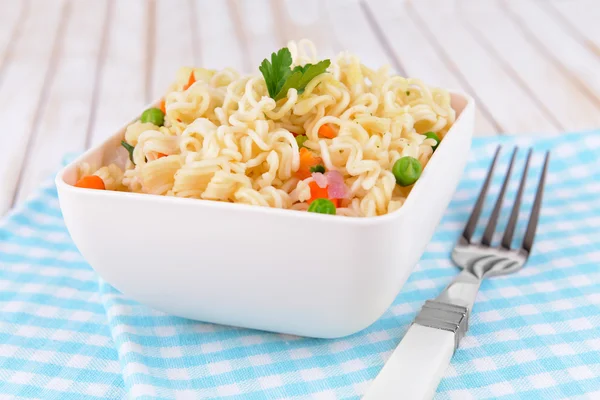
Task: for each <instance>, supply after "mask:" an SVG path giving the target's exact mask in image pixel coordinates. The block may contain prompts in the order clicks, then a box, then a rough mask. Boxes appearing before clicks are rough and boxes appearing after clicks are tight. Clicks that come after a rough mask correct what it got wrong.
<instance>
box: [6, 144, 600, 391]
mask: <svg viewBox="0 0 600 400" xmlns="http://www.w3.org/2000/svg"><path fill="white" fill-rule="evenodd" d="M499 142H501V143H503V144H505V145H507V146H512V145H514V144H518V145H519V146H521V147H523V148H525V147H528V146H531V147H533V148H534V150H535V152H536V153H535V154H536V156H535V157H534V159H533V168H532V169H531V171H530V181H529V182H530V183H531V185H530V186H529V188H530V190H528V192H527V193H526V196H525V202H524V203H525V204H524V206H525V207H527V205H530V204H531V203H532V198H533V186H535V185H534V183H535V182H536V180H537V177H538V175H539V167H540V164H541V159H542V156H543V152H544V151H545V150H548V149H550V150H551V151H552V161H551V165H550V171H549V175H548V181H547V190H546V194H545V198H544V207H543V212H542V217H541V221H540V225H539V228H538V235H537V238H536V243H535V245H534V252H533V254H532V256H531V257H530V259H529V262H528V263H527V266H526V267H525V269H523V270H522V271H520V272H519V273H518V274H515V275H510V276H504V277H497V278H493V279H490V280H489V281H486V282H485V283H484V284H483V286H482V287H481V291H480V293H479V296H478V298H477V304H476V306H475V309H474V313H473V315H472V318H471V323H470V330H469V333H468V335H467V336H466V337H465V339H464V340H463V341H462V343H461V347H460V348H459V350H458V351H457V352H456V354H455V356H454V358H453V359H452V365H451V366H450V367H449V369H448V370H447V372H446V376H445V378H444V379H443V380H442V382H441V384H440V386H439V388H438V393H437V395H436V399H485V398H501V399H562V398H569V399H600V161H598V159H597V157H598V155H600V132H590V133H586V134H573V135H569V136H561V137H557V138H553V139H539V138H538V139H536V138H527V137H518V138H507V137H505V138H494V139H477V140H475V142H474V144H473V149H472V151H471V154H470V161H469V164H468V167H467V169H466V172H465V175H464V179H463V180H462V182H461V184H460V187H459V189H458V191H457V192H456V195H455V196H454V199H453V202H452V204H451V206H450V207H449V209H448V211H447V212H446V214H445V216H444V219H443V221H442V223H441V224H440V226H439V228H438V230H437V232H436V234H435V236H434V238H433V240H432V241H431V243H430V244H429V246H428V248H427V250H426V252H425V254H424V255H423V257H422V259H421V261H420V262H419V265H418V266H417V267H416V268H415V270H414V272H413V273H412V275H411V277H410V279H409V280H408V282H407V283H406V284H405V286H404V287H403V289H402V291H401V292H400V294H399V295H398V297H397V299H396V300H395V302H394V304H393V305H392V306H391V307H390V308H389V310H387V311H386V313H385V314H384V315H383V316H382V317H381V318H380V319H379V320H378V321H377V322H375V323H374V324H373V325H372V326H370V327H369V328H367V329H365V330H364V331H362V332H359V333H357V334H355V335H352V336H350V337H346V338H342V339H338V340H317V339H305V338H299V337H291V336H286V335H278V334H271V333H265V332H258V331H252V330H246V329H239V328H232V327H226V326H218V325H212V324H206V323H199V322H193V321H189V320H184V319H181V318H175V317H170V316H167V315H165V314H163V313H160V312H157V311H153V310H151V309H149V308H147V307H145V306H142V305H140V304H138V303H136V302H134V301H132V300H130V299H128V298H126V297H125V296H123V295H121V294H120V293H118V292H117V291H115V290H114V289H113V288H112V287H110V286H109V285H108V284H106V283H104V282H102V281H101V280H99V278H98V276H97V275H96V274H95V273H94V271H93V270H92V269H91V268H90V267H89V266H88V265H87V264H86V262H85V261H84V260H83V259H82V257H81V255H80V254H79V253H78V251H77V249H76V248H75V246H74V245H73V243H72V242H71V240H70V238H69V235H68V233H67V231H66V229H65V227H64V224H63V221H62V218H61V213H60V210H59V205H58V200H57V197H56V191H55V189H54V187H53V186H47V187H44V188H42V189H41V190H40V192H39V194H38V195H37V196H35V197H34V198H33V199H31V200H30V201H29V202H28V203H27V204H25V205H24V206H23V207H21V208H20V209H18V210H16V211H14V212H13V213H12V214H11V215H10V216H8V217H6V218H5V219H4V221H3V222H2V224H1V225H0V398H1V399H20V398H43V399H68V398H73V399H87V398H108V399H113V398H124V397H127V396H129V397H130V398H136V399H141V398H148V399H150V398H181V399H196V398H248V399H276V398H322V399H329V398H332V399H333V398H357V397H359V396H360V394H362V393H364V391H365V390H366V388H367V387H368V384H369V382H370V381H371V380H372V379H373V378H374V377H375V376H376V374H377V373H378V372H379V370H380V369H381V368H382V366H383V364H384V362H385V360H386V359H387V358H388V356H389V355H390V354H391V352H392V350H393V349H394V348H395V346H396V345H397V344H398V343H399V341H400V339H401V338H402V335H403V334H404V332H405V331H406V329H407V327H408V325H409V324H410V322H411V321H412V319H413V318H414V316H415V314H416V313H417V311H418V310H419V309H420V307H421V305H422V303H423V302H424V301H425V300H426V299H429V298H432V297H435V296H436V295H437V294H438V293H439V292H440V291H441V290H442V289H443V287H444V286H445V285H446V284H447V283H448V282H449V281H450V280H451V279H452V277H453V276H454V275H455V274H456V273H457V270H456V269H455V268H454V267H453V266H452V264H451V262H450V260H449V252H450V250H451V248H452V246H453V244H454V242H455V240H456V238H457V236H458V233H459V232H460V230H461V228H462V226H463V224H464V222H465V220H466V219H467V216H468V214H469V212H470V209H471V207H472V204H473V202H474V199H475V197H476V195H477V193H478V190H479V187H480V185H481V182H482V180H483V177H484V176H485V172H486V170H487V167H488V165H489V161H490V159H491V155H492V153H493V151H494V149H495V147H496V145H497V144H498V143H499ZM508 153H509V150H506V151H504V152H503V158H502V160H501V161H502V162H503V163H504V165H506V161H507V158H508ZM524 154H525V151H521V152H520V158H519V161H521V163H519V164H518V166H517V168H516V171H515V175H516V176H515V179H514V182H513V184H512V185H511V187H510V193H508V196H507V197H508V198H510V197H511V194H512V193H514V191H515V190H516V186H517V180H518V177H519V176H520V169H521V168H522V159H523V157H524ZM457 157H461V155H457ZM502 169H503V166H502V163H501V164H500V165H499V168H498V171H499V173H500V172H501V171H502ZM499 184H500V180H499V179H497V180H496V182H495V186H494V187H493V189H494V190H495V191H494V190H492V194H493V193H497V191H498V186H499ZM432 195H434V194H432ZM488 203H489V204H488V207H487V210H488V212H489V209H490V208H491V206H492V204H491V201H490V202H488ZM508 212H509V209H508V207H505V208H504V210H503V213H504V214H507V213H508ZM523 217H526V210H525V211H524V213H523ZM484 218H485V214H484ZM502 227H503V226H502V225H501V226H500V227H499V229H502ZM523 230H524V226H523V224H520V225H519V226H518V232H521V233H522V232H523Z"/></svg>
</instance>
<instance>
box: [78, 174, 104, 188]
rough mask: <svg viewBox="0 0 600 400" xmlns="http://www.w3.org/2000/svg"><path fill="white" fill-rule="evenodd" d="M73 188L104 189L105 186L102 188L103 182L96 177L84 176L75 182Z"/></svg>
mask: <svg viewBox="0 0 600 400" xmlns="http://www.w3.org/2000/svg"><path fill="white" fill-rule="evenodd" d="M75 186H77V187H80V188H87V189H100V190H105V189H106V186H104V181H103V180H102V178H100V177H99V176H97V175H88V176H84V177H83V178H81V179H80V180H78V181H77V183H76V184H75Z"/></svg>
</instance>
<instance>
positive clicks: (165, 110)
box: [160, 99, 167, 114]
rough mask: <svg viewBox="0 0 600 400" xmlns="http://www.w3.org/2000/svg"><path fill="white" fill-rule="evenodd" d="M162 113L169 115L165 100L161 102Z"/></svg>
mask: <svg viewBox="0 0 600 400" xmlns="http://www.w3.org/2000/svg"><path fill="white" fill-rule="evenodd" d="M160 111H162V112H163V114H166V113H167V107H166V105H165V99H162V100H161V101H160Z"/></svg>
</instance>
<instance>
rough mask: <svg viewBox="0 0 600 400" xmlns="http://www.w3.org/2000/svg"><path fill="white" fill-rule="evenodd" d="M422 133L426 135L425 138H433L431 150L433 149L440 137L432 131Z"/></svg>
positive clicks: (438, 142)
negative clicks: (433, 144) (433, 143)
mask: <svg viewBox="0 0 600 400" xmlns="http://www.w3.org/2000/svg"><path fill="white" fill-rule="evenodd" d="M423 135H425V136H427V139H433V140H435V146H433V147H432V150H433V151H435V149H437V148H438V145H439V144H440V137H439V136H438V135H436V134H435V133H434V132H425V133H424V134H423Z"/></svg>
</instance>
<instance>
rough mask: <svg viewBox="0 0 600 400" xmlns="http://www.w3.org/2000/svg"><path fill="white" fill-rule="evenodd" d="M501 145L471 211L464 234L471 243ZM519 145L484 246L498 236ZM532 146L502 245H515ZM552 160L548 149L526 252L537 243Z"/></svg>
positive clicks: (523, 244)
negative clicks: (534, 242) (548, 172)
mask: <svg viewBox="0 0 600 400" xmlns="http://www.w3.org/2000/svg"><path fill="white" fill-rule="evenodd" d="M500 150H501V146H498V148H497V149H496V152H495V154H494V158H493V160H492V165H491V166H490V169H489V170H488V173H487V176H486V178H485V181H484V183H483V187H482V188H481V192H480V193H479V197H478V198H477V202H476V203H475V207H474V208H473V211H472V212H471V215H470V217H469V220H468V221H467V225H466V226H465V229H464V231H463V234H462V238H461V240H462V241H466V242H467V243H472V242H471V238H472V236H473V233H474V232H475V227H476V226H477V221H478V219H479V216H480V214H481V211H482V209H483V203H484V202H485V197H486V194H487V191H488V188H489V186H490V182H491V180H492V176H493V173H494V167H495V166H496V161H497V160H498V155H499V154H500ZM517 151H518V148H517V147H515V148H514V150H513V152H512V155H511V158H510V163H509V164H508V168H507V170H506V175H505V177H504V182H503V183H502V187H501V189H500V193H499V194H498V198H497V199H496V203H495V205H494V209H493V211H492V214H491V215H490V218H489V220H488V223H487V225H486V227H485V231H484V233H483V237H482V238H481V242H480V245H481V246H484V247H490V246H491V242H492V237H493V236H494V231H495V229H496V224H497V223H498V217H499V215H500V210H501V209H502V201H503V198H504V194H505V192H506V188H507V187H508V183H509V181H510V176H511V173H512V170H513V165H514V163H515V158H516V156H517ZM531 154H532V150H531V149H529V151H528V152H527V159H526V161H525V167H524V168H523V174H522V176H521V182H520V183H519V189H518V191H517V195H516V198H515V201H514V204H513V206H512V210H511V213H510V217H509V220H508V223H507V225H506V229H505V230H504V235H503V236H502V241H501V244H500V247H501V248H504V249H507V250H509V249H510V247H511V242H512V239H513V235H514V233H515V227H516V225H517V218H518V217H519V209H520V207H521V198H522V197H523V191H524V189H525V182H526V180H527V172H528V170H529V162H530V161H531ZM549 160H550V152H546V156H545V158H544V166H543V167H542V173H541V176H540V180H539V183H538V186H537V190H536V193H535V200H534V202H533V207H532V209H531V215H530V216H529V222H528V224H527V229H526V231H525V236H524V238H523V243H522V245H521V249H522V250H523V251H524V252H525V255H526V256H527V255H529V253H530V252H531V247H532V246H533V238H534V236H535V230H536V228H537V224H538V219H539V215H540V208H541V207H542V195H543V192H544V183H545V180H546V172H547V170H548V162H549Z"/></svg>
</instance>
